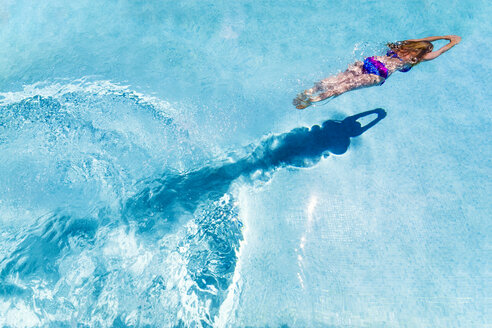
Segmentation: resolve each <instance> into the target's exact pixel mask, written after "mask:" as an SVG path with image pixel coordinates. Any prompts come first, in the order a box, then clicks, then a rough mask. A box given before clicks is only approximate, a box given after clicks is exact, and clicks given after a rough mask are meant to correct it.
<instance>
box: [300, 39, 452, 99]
mask: <svg viewBox="0 0 492 328" xmlns="http://www.w3.org/2000/svg"><path fill="white" fill-rule="evenodd" d="M442 39H444V40H449V43H448V44H447V45H445V46H443V47H441V48H440V49H439V50H437V51H432V50H433V48H434V46H433V45H432V43H431V42H432V41H437V40H442ZM460 41H461V37H459V36H457V35H446V36H431V37H428V38H423V39H414V40H405V41H399V42H395V43H388V44H387V45H388V48H389V49H388V51H387V53H386V55H385V56H372V57H367V58H366V59H364V61H363V62H361V61H357V62H355V63H354V64H351V65H350V66H349V68H348V69H347V70H346V71H345V72H342V73H339V74H338V75H335V76H331V77H329V78H326V79H324V80H321V81H319V82H318V83H316V84H315V85H314V87H312V88H311V89H308V90H305V91H304V92H302V93H300V94H298V95H297V97H296V98H295V99H294V101H293V104H294V106H296V108H298V109H304V108H306V107H308V106H310V105H311V104H312V103H313V102H317V101H321V100H324V99H327V98H330V97H336V96H339V95H341V94H342V93H344V92H347V91H350V90H355V89H360V88H366V87H370V86H373V85H381V84H383V83H384V81H386V79H387V78H388V76H390V75H391V74H393V73H394V72H395V71H400V72H408V71H409V70H410V69H411V68H412V67H413V66H415V65H417V64H418V63H420V62H423V61H428V60H432V59H434V58H437V57H439V56H440V55H441V54H443V53H444V52H446V51H448V50H449V49H451V48H452V47H453V46H455V45H456V44H458V43H459V42H460Z"/></svg>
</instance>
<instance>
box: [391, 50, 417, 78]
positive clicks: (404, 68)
mask: <svg viewBox="0 0 492 328" xmlns="http://www.w3.org/2000/svg"><path fill="white" fill-rule="evenodd" d="M386 56H388V57H390V58H398V59H399V60H400V61H403V59H401V58H400V57H398V54H397V53H396V52H394V51H393V50H388V51H387V52H386ZM412 67H413V65H411V64H410V65H408V64H405V66H403V67H402V68H401V69H399V71H400V72H402V73H406V72H408V71H409V70H411V69H412Z"/></svg>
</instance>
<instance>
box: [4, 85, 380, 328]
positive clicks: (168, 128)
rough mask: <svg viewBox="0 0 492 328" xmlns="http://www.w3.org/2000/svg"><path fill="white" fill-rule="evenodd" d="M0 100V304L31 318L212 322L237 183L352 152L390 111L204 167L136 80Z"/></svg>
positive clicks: (236, 240) (230, 260) (288, 136)
mask: <svg viewBox="0 0 492 328" xmlns="http://www.w3.org/2000/svg"><path fill="white" fill-rule="evenodd" d="M2 96H3V99H2V100H1V103H0V150H1V151H2V152H3V153H5V154H7V156H6V157H5V160H2V162H1V163H0V172H3V173H1V174H0V183H2V184H3V185H6V186H8V188H6V189H4V190H2V191H0V196H1V199H2V202H1V203H0V207H1V208H2V210H4V211H3V213H5V214H3V215H2V217H0V220H1V221H2V222H6V223H8V224H10V228H9V229H6V230H5V231H6V232H5V233H3V234H2V235H0V245H2V246H5V247H8V248H4V249H9V250H10V251H4V252H2V253H0V309H4V310H5V313H14V312H15V311H18V309H22V311H24V312H25V313H26V317H29V318H31V319H32V320H31V321H30V322H31V323H32V325H33V326H34V325H43V324H47V323H55V322H58V323H59V324H67V323H68V322H71V320H76V321H77V322H80V323H84V324H87V325H100V326H111V325H118V324H119V325H137V326H143V325H156V324H158V325H198V326H211V325H213V324H214V320H215V318H216V317H217V316H218V313H219V309H220V306H221V304H222V303H223V302H224V300H225V298H226V296H227V291H228V289H229V288H230V287H231V283H232V277H233V274H234V271H235V267H236V263H237V260H238V258H237V256H238V255H237V254H238V250H239V246H240V242H241V240H242V238H243V237H242V230H241V229H242V221H241V219H240V217H239V204H238V203H237V202H236V200H235V197H234V188H233V186H234V184H235V182H236V181H238V179H244V181H249V182H254V181H255V180H257V179H258V178H259V176H266V175H268V174H270V173H272V172H274V171H275V170H277V169H279V168H282V167H285V166H293V167H309V166H312V165H314V164H316V163H317V162H319V160H320V159H321V158H322V157H323V156H328V154H329V153H332V154H343V153H344V152H346V151H347V149H348V147H349V145H350V138H352V137H356V136H359V135H361V134H362V133H363V132H365V131H366V130H367V129H369V128H370V127H372V126H373V125H375V124H376V123H377V122H379V121H380V120H381V119H383V118H384V117H385V115H386V113H385V112H384V110H382V109H375V110H372V111H368V112H364V113H361V114H358V115H355V116H351V117H347V118H346V119H344V120H342V121H334V120H328V121H325V122H324V123H323V124H321V125H315V126H313V127H311V128H298V129H294V130H292V131H290V132H288V133H284V134H280V135H273V136H269V137H267V138H264V139H263V140H262V141H261V142H259V143H258V144H257V145H256V146H255V145H253V146H251V147H248V149H252V150H251V151H250V152H249V153H244V152H242V154H243V155H240V156H239V158H237V159H235V160H229V161H222V162H215V163H213V162H212V164H203V163H210V161H208V158H210V154H209V151H208V150H207V149H206V146H204V144H203V143H201V140H200V139H199V138H193V137H192V136H193V133H190V131H189V130H186V129H184V128H182V126H184V125H183V124H181V122H182V121H183V120H184V119H183V118H180V116H179V113H178V112H177V111H174V110H173V109H172V108H171V107H170V106H169V104H167V103H165V102H162V101H159V100H157V99H153V98H148V97H144V96H142V95H139V94H137V93H134V92H132V91H131V90H128V89H126V88H124V87H119V86H115V85H112V84H108V83H106V82H99V83H86V82H81V83H78V84H70V85H62V86H60V85H59V86H47V87H42V88H40V87H32V88H31V89H27V90H24V92H21V93H7V94H2ZM370 115H376V117H375V118H374V119H373V120H372V121H371V122H370V123H369V124H367V125H365V126H362V125H361V124H360V123H359V122H358V120H359V119H360V118H362V117H365V116H370ZM197 167H198V168H197ZM149 177H150V178H149ZM43 213H48V214H44V215H42V214H43ZM14 222H17V224H18V226H19V227H23V229H19V228H16V226H15V224H14ZM2 248H3V247H2ZM9 311H10V312H9ZM5 318H7V319H5V320H4V321H3V322H2V321H1V319H0V323H1V324H9V321H8V320H9V319H8V318H9V317H8V316H6V317H5Z"/></svg>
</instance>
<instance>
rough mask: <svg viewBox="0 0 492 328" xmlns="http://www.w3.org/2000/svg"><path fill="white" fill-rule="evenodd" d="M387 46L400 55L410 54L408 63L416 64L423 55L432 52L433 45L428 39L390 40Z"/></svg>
mask: <svg viewBox="0 0 492 328" xmlns="http://www.w3.org/2000/svg"><path fill="white" fill-rule="evenodd" d="M387 46H388V47H389V48H390V49H391V50H393V51H394V52H396V53H397V54H400V55H411V59H410V63H411V64H413V65H416V64H418V63H420V62H421V61H422V59H423V58H424V56H425V55H426V54H428V53H429V52H432V49H434V46H433V45H432V43H431V42H429V41H398V42H394V43H393V42H390V43H388V44H387Z"/></svg>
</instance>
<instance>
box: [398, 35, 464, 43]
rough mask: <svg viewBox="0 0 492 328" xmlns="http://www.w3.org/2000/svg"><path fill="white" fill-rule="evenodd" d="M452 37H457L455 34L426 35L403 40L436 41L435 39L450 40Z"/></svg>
mask: <svg viewBox="0 0 492 328" xmlns="http://www.w3.org/2000/svg"><path fill="white" fill-rule="evenodd" d="M453 37H458V38H459V36H457V35H443V36H429V37H426V38H422V39H410V40H405V41H429V42H433V41H437V40H449V41H451V38H453Z"/></svg>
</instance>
